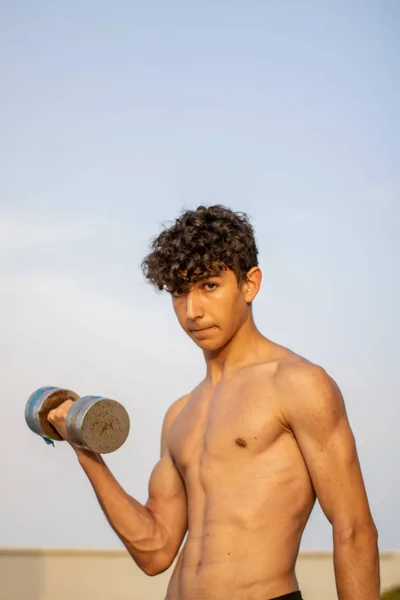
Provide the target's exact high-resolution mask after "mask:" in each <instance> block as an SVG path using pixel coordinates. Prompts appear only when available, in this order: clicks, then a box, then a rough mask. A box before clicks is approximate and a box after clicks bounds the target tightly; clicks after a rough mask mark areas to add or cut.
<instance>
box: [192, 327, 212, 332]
mask: <svg viewBox="0 0 400 600" xmlns="http://www.w3.org/2000/svg"><path fill="white" fill-rule="evenodd" d="M213 327H214V325H210V326H209V327H202V328H201V329H191V330H190V331H191V332H192V333H201V332H202V331H208V330H209V329H212V328H213Z"/></svg>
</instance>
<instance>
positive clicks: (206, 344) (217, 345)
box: [192, 338, 225, 352]
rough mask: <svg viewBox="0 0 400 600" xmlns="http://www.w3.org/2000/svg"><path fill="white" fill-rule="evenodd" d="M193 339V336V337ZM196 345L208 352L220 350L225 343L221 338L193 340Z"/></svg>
mask: <svg viewBox="0 0 400 600" xmlns="http://www.w3.org/2000/svg"><path fill="white" fill-rule="evenodd" d="M192 339H193V338H192ZM193 341H194V343H195V344H196V346H198V347H199V348H201V349H202V350H204V351H206V352H218V350H220V349H221V348H223V346H224V345H225V344H224V343H223V342H221V340H193Z"/></svg>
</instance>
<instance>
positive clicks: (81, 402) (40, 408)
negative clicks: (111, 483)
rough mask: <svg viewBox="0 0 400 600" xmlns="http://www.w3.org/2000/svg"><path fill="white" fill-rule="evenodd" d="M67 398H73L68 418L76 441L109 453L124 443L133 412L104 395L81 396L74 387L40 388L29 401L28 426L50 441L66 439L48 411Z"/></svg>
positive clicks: (69, 431) (73, 441) (81, 445)
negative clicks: (49, 418)
mask: <svg viewBox="0 0 400 600" xmlns="http://www.w3.org/2000/svg"><path fill="white" fill-rule="evenodd" d="M66 400H73V404H72V405H71V407H70V409H69V410H68V413H67V417H66V420H65V426H66V430H67V434H68V439H69V440H70V441H71V442H72V443H73V444H75V445H76V446H79V447H80V448H84V449H85V450H89V451H91V452H96V453H98V454H108V453H110V452H114V451H115V450H118V448H120V447H121V446H122V444H123V443H124V442H125V440H126V438H127V437H128V434H129V428H130V421H129V415H128V413H127V411H126V410H125V408H124V407H123V406H122V404H120V403H119V402H116V401H115V400H110V399H108V398H104V397H103V396H83V397H81V398H80V397H79V396H78V394H76V393H75V392H73V391H71V390H66V389H61V388H57V387H42V388H39V389H38V390H36V391H35V392H34V393H33V394H32V395H31V396H30V397H29V399H28V402H27V403H26V407H25V420H26V422H27V424H28V427H29V428H30V429H31V430H32V431H33V432H34V433H37V434H38V435H40V436H41V437H43V438H44V440H45V441H46V442H47V443H53V442H52V440H62V439H63V438H62V437H61V436H60V434H59V433H58V431H57V430H56V429H55V427H53V425H52V424H51V423H50V422H49V421H48V420H47V415H48V414H49V412H50V411H51V410H53V409H55V408H57V407H58V406H60V404H62V403H63V402H65V401H66ZM53 445H54V443H53Z"/></svg>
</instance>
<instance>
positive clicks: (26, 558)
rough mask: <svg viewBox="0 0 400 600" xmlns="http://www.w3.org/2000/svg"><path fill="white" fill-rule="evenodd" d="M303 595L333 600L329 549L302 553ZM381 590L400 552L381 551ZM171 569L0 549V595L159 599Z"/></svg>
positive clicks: (399, 574) (122, 558)
mask: <svg viewBox="0 0 400 600" xmlns="http://www.w3.org/2000/svg"><path fill="white" fill-rule="evenodd" d="M297 574H298V578H299V582H300V585H301V589H302V592H303V596H304V598H305V600H336V598H337V596H336V591H335V583H334V576H333V568H332V555H331V554H330V553H306V552H305V553H302V554H301V555H300V557H299V561H298V566H297ZM381 574H382V590H385V589H388V588H389V587H391V586H394V585H396V584H397V585H400V553H383V554H381ZM170 575H171V570H170V571H167V572H166V573H163V574H162V575H159V576H157V577H147V576H146V575H144V574H143V573H142V572H141V571H140V570H139V569H138V568H137V567H136V565H135V563H134V562H133V561H132V559H131V558H130V557H129V556H128V554H127V553H126V552H125V551H120V550H41V549H38V550H35V549H29V550H24V549H12V550H11V549H0V600H94V599H95V600H136V599H137V600H163V599H164V597H165V590H166V587H167V583H168V580H169V577H170Z"/></svg>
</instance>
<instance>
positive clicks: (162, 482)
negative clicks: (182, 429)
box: [146, 398, 187, 556]
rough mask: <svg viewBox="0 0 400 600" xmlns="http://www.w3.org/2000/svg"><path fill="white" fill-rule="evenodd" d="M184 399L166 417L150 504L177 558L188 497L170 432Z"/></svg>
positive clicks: (150, 491) (175, 404) (185, 524)
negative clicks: (174, 455) (177, 465)
mask: <svg viewBox="0 0 400 600" xmlns="http://www.w3.org/2000/svg"><path fill="white" fill-rule="evenodd" d="M184 399H185V398H181V399H179V400H178V401H177V402H175V403H174V404H173V405H172V406H171V407H170V408H169V409H168V411H167V413H166V415H165V418H164V421H163V426H162V432H161V453H160V454H161V456H160V460H159V461H158V463H157V464H156V465H155V467H154V468H153V471H152V473H151V476H150V480H149V486H148V500H147V502H146V507H147V508H148V509H149V510H150V511H151V513H152V514H153V517H154V519H155V521H156V523H157V525H158V526H159V528H160V529H161V531H162V533H163V537H164V540H165V542H166V544H167V546H168V548H169V550H170V553H171V554H172V555H173V556H175V554H176V552H177V551H178V550H179V547H180V545H181V543H182V540H183V538H184V535H185V533H186V530H187V497H186V488H185V484H184V482H183V480H182V477H181V475H180V473H179V472H178V470H177V468H176V466H175V464H174V462H173V460H172V457H171V455H170V452H169V447H168V433H169V429H170V427H171V424H172V422H173V421H174V419H175V418H176V416H177V414H178V412H179V410H180V408H181V406H182V403H183V401H184Z"/></svg>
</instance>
